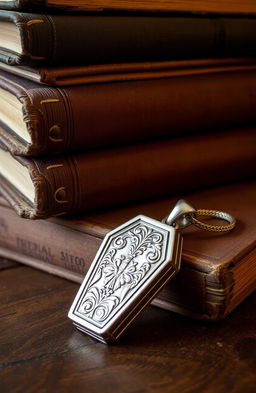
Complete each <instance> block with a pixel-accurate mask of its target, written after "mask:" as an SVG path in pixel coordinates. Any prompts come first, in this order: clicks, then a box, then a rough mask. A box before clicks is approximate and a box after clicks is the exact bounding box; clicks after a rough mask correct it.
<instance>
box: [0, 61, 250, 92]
mask: <svg viewBox="0 0 256 393" xmlns="http://www.w3.org/2000/svg"><path fill="white" fill-rule="evenodd" d="M255 68H256V65H255V58H247V57H245V58H223V59H221V58H218V59H190V60H171V61H162V62H159V61H154V62H144V63H143V62H137V63H117V64H95V65H85V66H68V67H47V66H45V67H36V66H34V67H31V66H30V67H29V66H10V65H7V64H5V63H3V62H0V70H3V71H7V72H9V73H11V74H14V75H17V76H21V77H23V78H26V79H29V80H31V81H33V82H36V83H41V84H46V85H51V86H69V85H81V84H92V83H105V82H123V81H134V80H144V79H162V78H168V77H180V76H186V75H187V76H191V75H201V74H202V75H203V74H213V73H221V72H229V71H230V72H235V71H250V70H255Z"/></svg>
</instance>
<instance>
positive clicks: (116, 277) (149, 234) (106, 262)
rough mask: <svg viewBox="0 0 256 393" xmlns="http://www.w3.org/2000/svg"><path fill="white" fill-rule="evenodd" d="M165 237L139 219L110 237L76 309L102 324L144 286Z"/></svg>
mask: <svg viewBox="0 0 256 393" xmlns="http://www.w3.org/2000/svg"><path fill="white" fill-rule="evenodd" d="M161 232H162V233H161ZM166 236H167V233H164V231H161V229H160V228H159V230H156V229H155V227H154V226H153V225H152V226H150V225H149V224H147V223H143V222H141V221H140V222H139V223H138V222H137V224H135V225H133V226H132V227H130V228H129V229H128V230H126V231H125V232H123V233H122V234H121V235H120V234H118V235H117V236H116V237H114V238H112V239H111V241H110V244H109V246H108V250H107V252H106V253H105V254H103V256H102V259H101V260H99V263H98V266H97V269H96V270H95V273H94V274H93V275H92V277H91V280H90V282H89V284H88V287H87V290H86V293H85V295H84V297H82V299H81V301H80V304H79V306H78V308H77V312H78V313H79V314H80V315H82V316H83V317H85V318H86V319H87V320H90V322H91V323H96V325H97V326H103V325H104V324H105V323H106V322H107V319H109V318H112V317H113V315H114V314H115V313H116V312H117V311H118V309H119V308H120V307H122V305H123V304H124V303H125V302H126V301H128V300H129V298H130V297H131V296H132V294H133V292H134V291H136V290H137V289H138V287H139V286H140V285H143V281H144V280H143V279H147V278H148V276H149V275H150V274H151V273H152V270H153V268H152V267H153V266H156V264H157V263H161V260H162V248H163V244H164V242H165V240H166V239H165V238H166Z"/></svg>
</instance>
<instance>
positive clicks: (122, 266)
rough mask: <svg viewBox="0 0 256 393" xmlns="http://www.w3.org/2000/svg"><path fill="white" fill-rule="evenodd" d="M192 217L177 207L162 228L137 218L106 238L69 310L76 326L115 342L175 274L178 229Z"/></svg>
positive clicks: (192, 211) (188, 209)
mask: <svg viewBox="0 0 256 393" xmlns="http://www.w3.org/2000/svg"><path fill="white" fill-rule="evenodd" d="M196 212H197V211H196V209H195V208H194V207H193V206H192V205H190V204H188V203H187V202H185V201H179V202H178V204H177V205H176V206H175V208H174V209H173V210H172V212H171V214H170V215H169V217H168V218H167V219H166V220H165V222H160V221H157V220H154V219H152V218H149V217H146V216H143V215H139V216H137V217H134V218H133V219H131V220H129V221H127V222H126V223H124V224H123V225H120V226H119V227H118V228H116V229H114V230H113V231H111V232H109V233H108V234H107V235H106V237H105V238H104V240H103V242H102V245H101V247H100V248H99V250H98V252H97V254H96V257H95V259H94V261H93V263H92V265H91V267H90V269H89V271H88V273H87V275H86V277H85V279H84V281H83V283H82V285H81V287H80V289H79V291H78V293H77V295H76V297H75V299H74V302H73V304H72V306H71V308H70V311H69V314H68V316H69V318H70V319H72V321H73V323H74V325H75V326H76V327H77V328H78V329H79V330H81V331H83V332H84V333H87V334H89V335H90V336H92V337H94V338H96V339H98V340H100V341H102V342H103V343H110V342H114V341H116V340H117V339H118V338H119V337H120V335H121V334H122V333H123V332H124V330H125V329H126V328H127V327H128V326H129V325H130V324H131V323H132V321H133V320H134V319H135V318H136V317H137V315H139V314H140V312H141V311H142V310H143V309H144V307H145V306H146V305H147V304H148V303H150V302H151V301H152V300H153V299H154V297H155V296H156V295H157V294H158V292H159V291H160V290H161V289H162V288H163V286H164V285H165V284H166V283H167V282H168V281H170V279H171V278H173V277H174V276H175V275H176V273H177V272H178V271H179V269H180V261H181V251H182V236H181V233H180V229H182V228H184V227H185V226H187V225H189V224H190V217H193V216H194V214H195V213H196ZM211 212H212V211H211ZM217 213H222V212H217ZM222 214H226V213H222ZM208 215H209V214H208ZM211 215H212V214H211ZM228 216H229V215H228ZM230 217H231V216H230ZM221 218H222V219H223V217H221ZM224 219H227V218H224ZM232 219H233V217H232ZM229 222H230V220H229ZM216 228H217V227H216ZM220 228H224V226H221V227H220Z"/></svg>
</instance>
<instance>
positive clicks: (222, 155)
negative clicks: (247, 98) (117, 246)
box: [1, 127, 256, 218]
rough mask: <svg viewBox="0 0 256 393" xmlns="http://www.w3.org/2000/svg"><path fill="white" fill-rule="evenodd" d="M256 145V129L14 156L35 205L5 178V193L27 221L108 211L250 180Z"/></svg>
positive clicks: (3, 185) (252, 172)
mask: <svg viewBox="0 0 256 393" xmlns="http://www.w3.org/2000/svg"><path fill="white" fill-rule="evenodd" d="M255 145H256V132H255V127H253V128H248V129H246V128H242V129H236V130H228V131H224V130H223V131H222V132H219V133H210V134H207V135H204V136H201V135H193V136H192V137H190V136H189V137H184V138H177V139H176V138H171V139H169V140H163V141H155V142H151V143H144V144H138V145H133V146H127V147H120V148H116V149H108V150H102V151H92V152H88V153H81V154H76V155H67V156H60V157H58V156H56V157H51V158H47V157H46V158H42V159H39V158H31V159H29V158H25V157H18V156H13V157H14V159H17V160H18V161H19V162H20V163H21V164H22V165H24V166H26V167H27V168H28V171H29V173H30V176H31V179H32V181H33V183H34V186H35V195H36V197H35V201H34V204H33V205H31V204H30V203H28V201H26V200H25V198H24V197H23V196H22V195H21V194H20V193H19V192H17V190H15V189H14V188H13V187H12V186H11V185H10V184H9V183H8V182H6V181H5V179H4V178H1V192H2V194H3V195H4V196H5V197H6V198H7V199H8V200H9V201H10V203H11V204H12V206H13V207H14V209H15V210H16V211H17V213H18V214H19V215H21V216H22V217H26V218H46V217H49V216H53V215H63V214H70V213H74V212H79V211H91V210H95V209H103V208H109V207H113V206H118V205H124V204H129V203H133V202H137V201H142V200H147V199H152V198H155V197H160V196H164V195H167V194H168V195H170V194H173V193H177V192H181V191H185V190H193V189H200V188H203V187H213V186H215V185H218V184H225V183H230V182H233V181H236V180H240V179H245V178H247V179H248V178H251V177H253V176H254V175H255V169H254V167H255V158H256V149H255Z"/></svg>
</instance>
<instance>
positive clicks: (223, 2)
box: [0, 0, 256, 15]
mask: <svg viewBox="0 0 256 393" xmlns="http://www.w3.org/2000/svg"><path fill="white" fill-rule="evenodd" d="M0 8H5V9H20V10H28V9H34V10H37V11H38V10H40V9H41V8H49V9H51V8H53V9H56V10H58V9H59V10H62V11H63V10H67V11H69V12H70V11H149V12H152V11H175V12H193V13H194V12H198V13H213V14H216V13H217V14H218V13H219V14H252V15H253V14H256V1H255V0H243V1H234V0H204V1H202V0H193V1H191V0H183V1H180V0H158V1H155V0H129V1H125V2H124V1H122V0H71V1H70V0H2V1H0Z"/></svg>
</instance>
